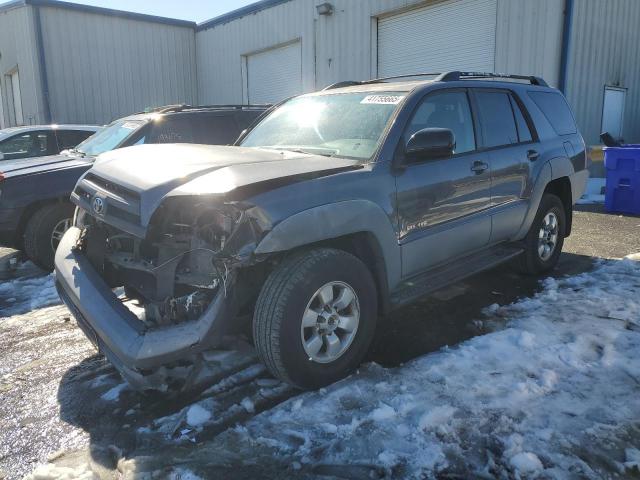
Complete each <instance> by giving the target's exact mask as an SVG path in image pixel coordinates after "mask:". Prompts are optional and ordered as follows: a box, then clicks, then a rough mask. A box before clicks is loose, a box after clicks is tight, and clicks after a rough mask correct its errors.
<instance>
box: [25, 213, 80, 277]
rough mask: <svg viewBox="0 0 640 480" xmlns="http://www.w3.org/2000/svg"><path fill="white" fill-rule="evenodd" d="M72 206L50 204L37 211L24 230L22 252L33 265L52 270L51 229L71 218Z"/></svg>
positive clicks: (53, 256)
mask: <svg viewBox="0 0 640 480" xmlns="http://www.w3.org/2000/svg"><path fill="white" fill-rule="evenodd" d="M73 209H74V207H73V205H71V204H70V203H67V202H65V203H52V204H50V205H45V206H44V207H42V208H40V209H39V210H37V211H36V212H35V213H34V214H33V215H32V216H31V218H30V219H29V220H28V221H27V226H26V228H25V230H24V251H25V253H26V254H27V257H29V260H31V261H32V262H33V263H35V264H36V265H37V266H39V267H40V268H42V269H43V270H46V271H49V272H50V271H51V270H53V266H54V265H53V261H54V259H55V251H54V249H53V247H52V245H51V236H52V235H53V229H54V228H55V227H56V225H58V224H59V223H60V222H61V221H63V220H66V219H69V220H71V219H72V218H73Z"/></svg>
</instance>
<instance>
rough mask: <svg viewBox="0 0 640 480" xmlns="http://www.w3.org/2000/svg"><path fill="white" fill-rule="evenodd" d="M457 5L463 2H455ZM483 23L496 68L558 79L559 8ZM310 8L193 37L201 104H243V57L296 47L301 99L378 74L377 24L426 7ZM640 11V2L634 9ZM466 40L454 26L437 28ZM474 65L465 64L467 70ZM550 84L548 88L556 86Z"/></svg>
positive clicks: (276, 11) (420, 1)
mask: <svg viewBox="0 0 640 480" xmlns="http://www.w3.org/2000/svg"><path fill="white" fill-rule="evenodd" d="M456 1H457V2H461V1H467V0H456ZM496 1H497V7H495V8H497V12H496V10H495V8H494V9H493V10H492V8H493V7H491V3H489V4H488V5H489V8H488V9H487V10H486V11H484V10H483V11H481V14H482V15H486V17H488V16H489V13H490V12H493V14H494V15H495V17H496V21H495V22H494V23H495V25H496V35H495V68H496V69H497V70H499V71H506V72H512V73H520V72H525V73H532V74H538V75H543V76H548V75H551V77H556V78H557V72H558V65H559V59H560V38H561V35H562V9H563V5H564V2H563V1H561V0H537V1H535V2H531V1H528V0H496ZM318 3H321V2H319V1H311V0H290V1H287V2H284V3H281V4H279V5H277V6H273V7H271V8H267V9H264V10H261V11H258V12H255V13H251V14H248V15H245V16H244V17H241V18H238V19H233V20H230V21H227V22H226V23H223V24H220V25H216V26H213V27H211V28H206V29H204V30H201V31H198V32H197V33H196V44H197V55H198V86H199V95H200V101H201V102H206V103H216V102H224V103H226V102H240V101H242V100H243V98H246V96H245V97H243V82H242V71H243V66H242V62H243V55H246V54H247V53H251V52H255V51H259V50H262V49H266V48H270V47H273V46H276V45H279V44H283V43H286V42H290V41H292V40H294V39H300V40H301V45H302V85H303V91H313V90H315V89H319V88H322V87H324V86H326V85H329V84H331V83H334V82H338V81H342V80H363V79H368V78H372V77H374V76H376V75H377V73H378V67H377V62H378V55H379V52H378V51H377V48H376V45H377V42H378V39H377V32H378V27H377V25H378V22H379V21H381V20H383V19H384V18H386V17H388V16H391V15H397V14H399V13H402V12H404V11H408V10H411V9H414V8H419V7H424V6H433V5H437V4H438V3H441V0H438V1H434V0H431V1H425V0H332V1H331V3H332V4H333V6H334V13H333V15H330V16H319V15H317V14H316V11H315V6H316V5H317V4H318ZM639 3H640V2H639ZM441 27H442V29H443V31H456V32H457V33H459V34H460V35H461V36H462V37H464V33H465V32H464V30H463V29H460V27H459V24H456V23H454V24H450V25H449V24H446V25H442V26H441ZM471 60H472V59H470V60H469V61H470V62H471ZM556 78H551V83H555V82H556Z"/></svg>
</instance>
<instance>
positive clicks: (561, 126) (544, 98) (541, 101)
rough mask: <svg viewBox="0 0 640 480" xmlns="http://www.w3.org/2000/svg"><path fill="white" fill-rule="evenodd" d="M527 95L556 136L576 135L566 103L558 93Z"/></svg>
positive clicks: (574, 125) (574, 123)
mask: <svg viewBox="0 0 640 480" xmlns="http://www.w3.org/2000/svg"><path fill="white" fill-rule="evenodd" d="M528 94H529V97H530V98H531V100H533V101H534V103H535V104H536V105H537V106H538V108H539V109H540V110H541V111H542V113H543V114H544V116H545V117H546V119H547V120H548V121H549V123H550V124H551V126H552V127H553V129H554V130H555V132H556V133H557V134H558V135H571V134H572V133H576V131H577V128H576V122H575V120H574V119H573V114H572V113H571V110H570V109H569V105H567V101H566V100H565V98H564V97H563V96H562V95H561V94H560V93H555V92H528Z"/></svg>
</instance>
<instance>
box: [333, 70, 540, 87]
mask: <svg viewBox="0 0 640 480" xmlns="http://www.w3.org/2000/svg"><path fill="white" fill-rule="evenodd" d="M412 77H434V79H433V81H434V82H455V81H457V80H478V79H483V78H507V79H512V80H527V81H529V82H531V84H532V85H538V86H541V87H548V86H549V85H548V84H547V82H545V81H544V79H542V78H541V77H536V76H534V75H512V74H509V73H490V72H459V71H452V72H442V73H440V72H438V73H435V72H431V73H411V74H406V75H395V76H393V77H381V78H374V79H372V80H362V81H357V80H347V81H344V82H338V83H334V84H333V85H329V86H328V87H325V88H324V89H323V90H332V89H334V88H342V87H353V86H356V85H369V84H372V83H382V82H386V81H388V80H397V79H399V78H412Z"/></svg>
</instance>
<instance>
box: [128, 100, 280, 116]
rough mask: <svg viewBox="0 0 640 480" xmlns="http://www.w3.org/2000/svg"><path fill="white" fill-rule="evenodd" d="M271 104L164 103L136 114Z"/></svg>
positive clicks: (253, 106)
mask: <svg viewBox="0 0 640 480" xmlns="http://www.w3.org/2000/svg"><path fill="white" fill-rule="evenodd" d="M271 106H272V105H271V104H256V105H237V104H235V105H188V104H184V103H183V104H177V105H164V106H162V107H155V108H150V109H147V110H145V111H143V112H138V113H136V114H135V115H139V114H144V113H178V112H184V111H191V110H221V109H227V110H243V109H245V108H260V109H265V108H270V107H271Z"/></svg>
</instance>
